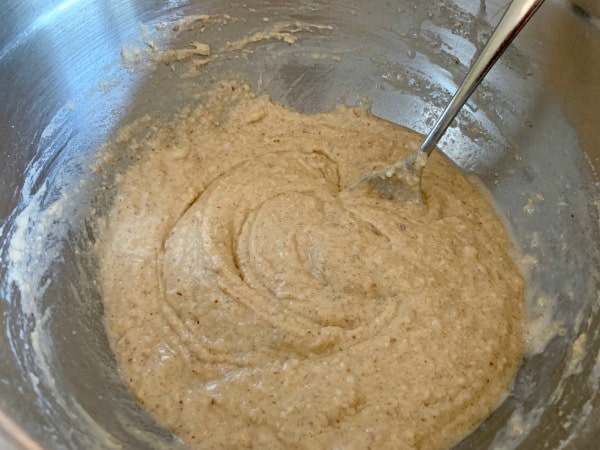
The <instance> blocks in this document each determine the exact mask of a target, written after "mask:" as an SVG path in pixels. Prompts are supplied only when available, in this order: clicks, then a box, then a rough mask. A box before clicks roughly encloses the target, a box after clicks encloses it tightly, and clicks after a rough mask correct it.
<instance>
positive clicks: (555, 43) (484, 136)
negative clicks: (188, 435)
mask: <svg viewBox="0 0 600 450" xmlns="http://www.w3.org/2000/svg"><path fill="white" fill-rule="evenodd" d="M505 3H506V2H505V1H501V0H482V1H480V2H472V1H463V0H440V1H436V2H421V1H417V0H402V1H396V2H385V1H372V2H366V1H358V0H344V1H341V2H340V1H320V2H309V1H301V2H298V1H293V2H292V1H285V0H282V1H269V2H259V1H252V0H247V1H244V2H233V3H232V2H219V1H210V0H207V1H191V2H186V1H170V2H159V1H151V2H147V1H144V2H141V1H139V2H133V1H125V0H118V1H112V2H93V1H91V0H64V1H55V2H40V1H34V0H30V1H25V2H17V1H15V2H12V1H9V2H8V3H7V5H5V6H4V8H3V10H2V11H1V12H0V23H2V27H0V86H1V87H0V161H1V163H0V194H1V195H0V257H1V258H2V264H0V312H1V315H0V323H1V325H2V327H1V328H2V334H1V335H0V359H1V360H2V361H3V363H2V365H0V446H2V448H11V447H15V448H40V447H44V448H121V447H125V448H166V447H168V448H176V447H178V446H180V445H182V444H181V443H180V442H179V441H178V440H177V439H176V438H175V437H173V436H172V435H171V434H170V433H168V432H166V431H164V430H163V429H161V427H160V426H158V425H157V424H156V423H155V422H154V421H153V420H152V418H151V417H150V416H149V415H148V414H147V413H145V412H144V411H143V410H142V409H141V407H139V406H138V405H137V403H136V402H135V400H134V399H133V398H132V397H131V395H130V394H129V393H128V391H127V389H126V388H125V386H124V385H123V383H122V382H121V381H120V379H119V375H118V372H117V367H116V363H115V361H114V358H113V356H112V354H111V352H110V349H109V346H108V341H107V338H106V335H105V331H104V327H103V323H102V313H103V312H102V303H101V297H100V293H99V292H98V288H97V286H96V284H95V283H94V274H95V270H96V266H95V261H94V259H93V257H92V256H91V254H90V252H89V251H88V250H89V243H90V241H93V231H92V229H91V227H90V224H89V218H90V217H91V216H92V215H93V214H97V213H101V212H102V210H103V208H105V207H106V199H107V198H109V197H110V193H106V192H101V191H100V190H99V186H100V185H101V183H102V182H106V180H107V177H110V176H111V174H106V173H98V172H97V171H95V170H94V165H93V164H92V162H93V158H94V155H95V154H96V153H97V151H98V148H99V146H100V145H101V144H102V143H103V142H104V141H105V140H107V139H108V138H109V137H111V136H113V134H114V133H115V131H116V130H117V128H118V127H119V125H120V124H124V123H129V122H131V121H132V120H135V119H137V118H140V117H142V116H143V115H144V114H146V113H152V114H153V115H154V116H158V117H170V116H172V115H173V114H174V113H175V112H176V111H177V110H178V108H180V107H181V106H182V105H186V104H189V103H190V102H192V101H193V98H190V96H188V95H186V93H189V92H190V90H189V88H190V86H191V87H192V88H193V89H197V90H203V89H205V88H207V87H208V86H210V83H211V80H213V79H214V78H215V77H217V76H219V74H223V73H228V72H235V73H239V74H241V75H242V76H243V77H244V79H245V80H246V81H247V82H248V83H250V84H251V85H252V86H253V88H254V89H255V90H257V91H258V92H261V93H266V94H268V95H270V96H271V97H273V98H274V99H275V100H277V101H280V102H283V103H285V104H287V105H289V106H290V107H291V108H293V109H296V110H299V111H304V112H313V111H323V110H328V109H331V108H333V107H335V105H336V104H337V103H339V102H345V103H348V104H356V103H360V102H364V101H368V102H370V103H371V106H372V111H373V113H374V114H375V115H377V116H380V117H383V118H385V119H388V120H390V121H393V122H396V123H399V124H402V125H405V126H407V127H409V128H413V129H415V130H417V131H421V132H424V131H426V130H427V129H428V128H429V127H430V125H431V122H430V121H431V119H432V118H434V117H435V116H436V114H438V113H439V112H440V111H441V108H442V107H443V106H444V104H445V102H446V101H447V99H448V98H449V96H450V95H451V93H452V91H453V89H454V88H455V87H456V85H457V83H458V82H459V81H460V80H461V78H462V76H463V75H464V73H465V67H466V66H468V64H469V62H470V61H471V59H472V58H473V55H474V53H475V52H476V50H477V49H478V48H480V47H481V45H482V44H483V42H484V41H485V39H486V38H487V36H488V35H489V32H490V31H491V29H492V26H493V25H494V24H495V23H496V22H497V20H498V18H499V17H500V15H501V13H502V10H503V9H504V7H505ZM198 14H209V15H212V16H214V17H221V18H226V19H227V20H224V21H221V22H218V21H215V23H213V25H211V26H208V25H207V26H206V27H194V26H190V27H187V26H182V24H189V20H188V21H186V20H185V17H190V16H193V15H198ZM596 14H598V8H597V6H596V3H594V2H593V1H583V0H581V1H578V2H577V3H575V4H571V3H568V2H566V1H559V0H554V1H552V0H549V1H547V2H546V3H545V5H544V6H543V7H542V9H541V10H540V11H539V13H538V15H537V16H536V17H534V18H533V19H532V21H531V23H530V25H529V26H528V27H527V28H526V29H525V30H524V32H523V34H522V35H521V36H519V37H518V38H517V40H516V42H515V44H514V45H513V46H512V47H511V48H510V49H509V50H508V52H507V54H506V55H505V56H504V57H503V59H502V61H501V62H500V63H499V65H498V66H497V67H495V68H494V69H493V70H492V72H491V73H490V74H489V77H488V78H487V79H486V81H485V82H484V84H483V85H482V86H481V87H480V88H479V89H478V91H477V92H476V94H475V96H474V97H473V99H472V100H471V101H470V102H469V103H468V105H467V109H466V110H465V111H463V113H461V114H460V115H459V117H458V118H457V121H456V123H455V125H454V126H453V127H452V128H451V129H450V130H449V132H448V133H447V135H446V136H445V138H444V139H443V140H442V142H441V144H440V147H441V149H442V150H443V151H444V152H445V153H446V154H447V155H448V156H449V157H450V158H452V159H453V160H454V161H455V162H456V163H457V164H458V165H459V166H461V167H462V168H463V169H465V170H466V171H468V172H471V173H473V174H475V175H477V176H478V177H480V178H481V180H482V182H483V183H484V184H485V185H486V186H487V187H488V188H489V190H490V192H491V194H492V196H493V197H494V200H495V201H496V203H497V205H498V208H499V209H500V210H501V211H502V212H503V213H504V215H505V217H506V221H507V224H508V226H509V228H510V229H511V232H512V234H513V237H514V239H515V241H516V243H517V244H518V245H519V246H520V248H521V249H522V251H523V253H524V254H525V255H526V260H527V261H528V262H529V263H530V267H531V269H530V270H531V273H530V289H529V293H528V310H529V316H530V317H529V322H530V331H529V334H528V336H527V338H528V347H529V352H528V354H527V356H526V358H525V360H524V361H523V364H522V367H521V369H520V371H519V373H518V375H517V378H516V380H515V384H514V387H513V389H512V391H511V392H510V394H509V395H508V396H507V398H506V399H505V401H504V402H503V403H502V404H501V405H500V406H499V408H498V409H497V410H496V411H495V412H494V413H493V414H492V415H491V416H490V417H489V418H488V419H487V420H486V421H485V422H484V423H482V424H481V425H480V426H479V427H478V428H477V429H476V430H475V431H474V432H473V433H472V434H470V435H469V436H467V437H466V438H465V439H464V440H463V441H462V442H461V443H459V444H457V447H456V448H461V449H469V448H477V449H480V448H553V449H554V448H577V449H587V448H594V444H595V443H597V439H598V435H599V434H600V425H599V424H600V397H599V396H598V388H599V381H600V380H599V378H600V360H599V358H598V354H599V349H600V336H599V331H598V330H600V326H599V322H600V315H599V312H598V310H599V309H600V300H599V297H598V291H599V286H598V284H599V273H598V269H599V268H600V234H599V229H598V223H599V222H598V205H599V202H598V198H600V197H598V188H597V182H598V179H597V175H596V173H595V171H594V169H595V168H598V166H599V164H600V163H599V161H600V128H598V126H597V117H599V116H600V109H599V108H600V106H599V105H600V91H599V90H598V86H600V75H598V74H600V29H599V27H598V23H599V21H598V20H599V19H598V18H597V17H596ZM182 19H184V20H183V21H182ZM275 24H286V26H288V27H291V28H290V29H289V31H290V33H291V34H293V36H294V40H295V42H294V44H293V45H290V44H289V42H285V40H283V41H281V40H275V41H273V40H268V39H266V40H257V41H256V42H253V43H251V44H250V45H251V46H252V47H251V51H252V53H247V52H244V51H243V50H240V49H236V48H234V47H235V46H234V47H231V48H230V52H229V53H228V54H227V57H223V58H215V59H214V60H213V61H211V62H210V63H209V64H206V65H204V64H202V65H201V66H198V67H197V68H193V71H191V72H190V68H189V67H187V66H186V62H185V61H177V60H176V59H177V58H175V59H174V60H172V61H170V62H169V64H163V63H159V64H158V66H157V67H156V68H154V65H153V64H151V60H152V59H153V54H154V53H153V52H155V51H157V50H156V49H160V48H163V49H167V48H185V47H189V42H190V41H194V40H199V38H200V36H201V37H202V41H203V42H208V43H210V45H211V48H213V47H214V48H217V49H218V48H225V47H226V43H227V42H233V41H236V40H238V39H241V38H243V37H245V36H250V35H252V34H253V33H255V32H257V31H261V30H264V29H267V28H268V27H272V26H274V25H275ZM298 24H304V25H307V24H308V25H315V24H322V25H327V26H325V27H314V26H312V27H309V26H304V25H302V26H301V25H298ZM188 28H189V29H188ZM194 71H195V72H194ZM184 85H186V86H187V89H182V86H184ZM32 218H35V219H36V220H32Z"/></svg>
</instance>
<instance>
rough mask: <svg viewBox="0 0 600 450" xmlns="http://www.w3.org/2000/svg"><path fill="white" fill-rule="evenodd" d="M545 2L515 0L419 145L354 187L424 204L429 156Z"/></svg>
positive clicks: (541, 0)
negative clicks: (423, 185) (365, 185)
mask: <svg viewBox="0 0 600 450" xmlns="http://www.w3.org/2000/svg"><path fill="white" fill-rule="evenodd" d="M543 2H544V0H513V1H512V2H511V4H510V5H509V6H508V8H507V9H506V12H505V13H504V16H502V19H500V22H499V23H498V25H497V26H496V29H495V30H494V33H493V34H492V36H491V37H490V39H489V41H488V42H487V44H486V45H485V47H484V48H483V50H482V51H481V53H480V54H479V56H478V57H477V59H476V60H475V62H474V63H473V65H472V66H471V69H470V70H469V73H468V74H467V76H466V78H465V80H464V81H463V83H462V85H461V86H460V87H459V88H458V90H457V91H456V93H455V94H454V97H452V100H451V101H450V103H449V104H448V106H447V107H446V110H445V111H444V112H443V113H442V115H441V116H440V118H439V119H438V121H437V122H436V124H435V125H434V127H433V128H432V130H431V131H430V132H429V134H428V135H427V136H426V137H425V139H424V140H423V142H422V143H421V145H420V146H419V148H418V149H417V150H415V151H414V152H413V153H412V154H411V155H409V156H408V157H407V158H405V159H402V160H400V161H398V162H397V163H395V164H394V165H392V166H390V167H386V168H383V169H381V170H377V171H374V172H371V173H368V174H367V175H365V176H364V177H362V178H361V179H359V180H358V181H356V182H355V183H354V184H353V185H352V186H351V187H350V188H351V189H353V188H354V187H356V186H358V185H360V184H362V183H364V182H368V183H369V185H370V186H371V187H372V188H373V190H375V191H376V192H378V193H380V194H381V195H383V196H384V197H386V198H397V199H401V200H404V201H411V202H414V203H422V201H423V199H422V193H421V173H422V171H423V168H424V167H425V165H426V163H427V157H428V156H429V155H430V154H431V152H432V151H433V150H434V148H435V145H436V144H437V143H438V141H439V140H440V138H441V137H442V136H443V134H444V133H445V132H446V129H447V128H448V127H449V126H450V123H452V120H454V118H455V117H456V115H457V114H458V112H459V111H460V109H461V108H462V107H463V105H464V104H465V103H466V102H467V100H468V99H469V97H470V96H471V94H472V93H473V91H474V90H475V88H476V87H477V86H479V83H481V81H482V80H483V78H484V77H485V75H486V74H487V73H488V71H489V70H490V69H491V68H492V66H493V65H494V64H495V63H496V61H497V60H498V58H499V57H500V56H501V55H502V53H504V50H506V48H507V47H508V46H509V45H510V43H511V42H512V40H513V39H514V38H515V36H516V35H517V34H519V32H520V31H521V29H522V28H523V27H524V26H525V24H526V23H527V22H528V21H529V19H530V18H531V16H533V14H534V13H535V11H537V9H538V8H539V7H540V6H541V4H542V3H543Z"/></svg>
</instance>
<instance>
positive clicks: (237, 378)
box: [97, 82, 524, 449]
mask: <svg viewBox="0 0 600 450" xmlns="http://www.w3.org/2000/svg"><path fill="white" fill-rule="evenodd" d="M147 127H148V130H149V131H148V133H147V136H146V137H145V138H144V139H142V140H141V141H136V142H132V143H131V146H132V148H133V147H135V148H138V150H137V152H138V153H137V157H136V161H135V162H133V163H132V164H130V165H129V166H128V167H127V168H126V169H124V170H123V171H122V173H121V174H120V176H119V177H118V179H117V180H118V181H117V182H116V185H115V186H114V187H113V188H114V189H115V197H114V203H113V206H112V209H111V210H110V211H109V213H108V214H107V216H106V217H105V218H104V220H102V222H101V226H100V228H101V232H100V237H99V240H98V242H97V251H98V255H99V259H100V262H101V264H100V267H101V287H102V292H103V298H104V306H105V312H106V327H107V330H108V334H109V337H110V340H111V344H112V348H113V351H114V353H115V355H116V358H117V360H118V362H119V363H120V370H121V373H122V376H123V379H124V380H125V382H126V383H127V384H128V385H129V387H130V389H131V391H132V392H133V393H134V394H135V396H136V397H137V399H138V400H139V402H140V403H141V404H142V405H143V406H144V407H145V408H147V409H148V410H149V411H150V412H151V413H152V414H153V415H154V416H155V417H156V418H157V420H158V421H160V422H161V423H162V424H164V426H165V427H167V428H168V429H170V430H172V431H173V432H174V433H175V434H177V435H178V436H179V437H180V438H181V439H182V440H183V441H184V442H185V443H187V444H188V445H189V446H190V447H191V448H199V449H200V448H227V449H232V448H251V447H254V448H270V449H277V448H281V449H290V448H338V449H342V448H348V449H349V448H356V449H364V448H393V449H417V448H418V449H441V448H447V447H449V446H451V445H452V444H454V443H456V442H457V441H458V440H460V439H461V438H462V437H464V436H465V434H467V433H468V432H469V431H470V430H472V429H473V428H474V427H475V426H477V424H478V423H480V422H481V421H482V420H483V419H485V418H486V416H488V415H489V414H490V413H491V412H492V411H493V410H494V408H495V407H496V406H497V405H498V404H499V402H500V401H501V400H502V399H503V398H504V396H505V395H506V392H507V389H509V387H510V385H511V381H512V379H513V376H514V375H515V372H516V369H517V367H518V365H519V362H520V360H521V356H522V351H523V321H524V319H523V303H524V281H523V277H522V275H521V274H520V272H519V270H518V269H517V267H516V265H515V264H514V262H513V260H512V259H511V256H510V253H511V252H512V244H511V241H510V239H509V237H508V233H507V231H506V230H505V228H504V226H503V223H502V221H501V220H500V219H499V217H498V216H497V214H496V212H495V211H494V208H493V206H492V205H491V204H490V202H489V200H488V198H487V196H486V195H485V194H484V193H483V192H482V191H481V190H480V187H479V186H478V185H477V184H476V182H474V181H473V180H470V179H468V178H467V177H465V176H464V175H462V174H461V173H459V172H458V171H457V170H456V169H455V168H454V167H453V166H452V164H451V163H449V162H448V161H446V160H445V159H444V158H443V157H442V156H440V155H439V154H436V155H433V157H432V159H431V161H430V163H429V165H428V166H427V170H426V171H425V174H424V178H423V190H424V193H425V195H426V204H425V206H424V207H419V206H416V205H413V204H409V203H402V202H399V201H395V200H386V199H382V198H379V197H378V196H377V195H375V194H374V193H371V192H368V191H367V190H366V189H367V188H366V187H362V188H361V189H356V190H347V189H346V187H347V186H348V185H349V184H351V183H352V182H353V181H354V180H356V179H357V178H359V177H360V176H361V175H363V174H364V173H367V172H368V171H370V170H372V169H374V168H378V167H382V166H385V165H388V164H390V163H392V162H394V161H396V160H398V159H399V158H401V157H403V156H404V155H406V154H408V152H410V151H412V149H413V148H415V146H416V145H417V143H418V141H419V140H420V136H419V135H417V134H416V133H414V132H412V131H409V130H406V129H403V128H401V127H399V126H397V125H393V124H391V123H388V122H385V121H383V120H380V119H377V118H374V117H372V116H370V115H368V114H366V113H364V112H362V111H359V110H357V109H353V108H347V107H340V108H338V109H337V110H336V111H333V112H329V113H323V114H312V115H307V114H300V113H298V112H294V111H291V110H289V109H286V108H285V107H283V106H281V105H278V104H275V103H273V102H272V101H270V100H269V99H267V98H264V97H257V96H256V95H254V94H253V93H252V92H251V91H250V89H249V88H248V87H247V86H245V85H243V84H241V83H238V82H222V83H220V85H219V86H218V87H217V88H216V89H215V90H214V92H212V93H211V94H210V95H207V98H206V99H205V101H203V102H202V104H200V105H199V106H197V107H196V108H195V109H186V110H184V111H182V112H181V113H180V114H179V115H178V116H177V117H176V118H175V119H173V121H172V122H170V123H159V122H156V123H151V122H149V123H147ZM109 151H110V149H109ZM115 151H116V150H115Z"/></svg>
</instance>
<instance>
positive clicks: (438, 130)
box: [419, 0, 544, 156]
mask: <svg viewBox="0 0 600 450" xmlns="http://www.w3.org/2000/svg"><path fill="white" fill-rule="evenodd" d="M543 2H544V0H513V1H512V2H511V3H510V4H509V5H508V7H507V9H506V12H505V13H504V15H503V16H502V18H501V19H500V22H498V25H497V26H496V29H495V30H494V32H493V33H492V35H491V36H490V39H489V41H487V43H486V44H485V45H484V47H483V49H481V53H479V55H478V56H477V58H475V60H474V61H473V64H472V65H471V67H470V68H469V71H468V72H467V75H466V77H465V79H464V81H463V82H462V84H461V85H460V87H459V88H458V90H457V91H456V94H454V96H453V97H452V100H450V103H449V104H448V107H447V108H446V109H445V110H444V112H443V113H442V115H441V116H440V118H439V119H438V120H437V122H436V123H435V125H434V126H433V129H432V130H431V131H430V132H429V134H428V135H427V137H426V138H425V140H424V141H423V143H422V144H421V146H420V147H419V151H421V152H423V153H426V154H427V155H428V156H429V155H430V154H431V152H432V151H433V149H434V148H435V146H436V145H437V143H438V142H439V140H440V139H441V137H442V135H443V134H444V133H445V132H446V130H447V129H448V127H449V126H450V124H451V123H452V121H453V120H454V118H455V117H456V115H457V114H458V112H459V111H460V110H461V108H462V107H463V106H464V104H465V103H466V102H467V100H468V99H469V97H471V95H472V94H473V92H474V91H475V89H477V86H479V84H480V83H481V82H482V81H483V78H484V77H485V76H486V74H487V73H488V72H489V71H490V69H491V68H492V67H493V66H494V64H495V63H496V61H498V58H500V56H502V54H503V53H504V51H505V50H506V49H507V48H508V46H509V45H510V43H511V42H512V41H513V40H514V39H515V38H516V37H517V35H518V34H519V32H520V31H521V30H522V29H523V27H524V26H525V24H527V22H529V19H531V17H532V16H533V15H534V14H535V12H536V11H537V9H538V8H539V7H540V6H541V5H542V3H543Z"/></svg>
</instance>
